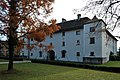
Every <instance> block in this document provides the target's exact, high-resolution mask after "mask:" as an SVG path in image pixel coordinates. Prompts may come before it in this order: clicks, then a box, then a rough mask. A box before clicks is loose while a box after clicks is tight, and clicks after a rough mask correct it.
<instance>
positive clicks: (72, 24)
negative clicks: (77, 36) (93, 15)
mask: <svg viewBox="0 0 120 80" xmlns="http://www.w3.org/2000/svg"><path fill="white" fill-rule="evenodd" d="M89 20H90V19H89V18H88V17H84V18H80V19H75V20H70V21H66V22H61V23H58V24H57V25H59V26H61V29H60V30H59V31H58V32H61V31H69V30H75V29H83V26H84V23H85V22H87V21H89Z"/></svg>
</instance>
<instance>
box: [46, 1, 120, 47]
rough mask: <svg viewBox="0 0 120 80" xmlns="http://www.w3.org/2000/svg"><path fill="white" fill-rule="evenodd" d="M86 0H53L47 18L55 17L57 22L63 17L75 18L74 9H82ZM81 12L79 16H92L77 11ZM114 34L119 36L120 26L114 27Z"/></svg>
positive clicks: (119, 45) (119, 44)
mask: <svg viewBox="0 0 120 80" xmlns="http://www.w3.org/2000/svg"><path fill="white" fill-rule="evenodd" d="M87 1H88V0H55V3H54V4H53V8H54V9H53V13H52V14H51V16H50V17H49V18H48V19H52V18H54V19H57V22H58V23H59V22H61V21H62V18H65V19H66V20H67V21H68V20H72V19H76V18H77V14H74V12H73V10H74V9H82V8H83V7H84V6H85V5H86V2H87ZM78 14H81V17H89V18H90V19H91V18H93V16H94V14H83V13H82V12H78ZM112 34H113V35H114V36H120V28H119V29H115V30H114V32H112ZM118 47H120V41H118Z"/></svg>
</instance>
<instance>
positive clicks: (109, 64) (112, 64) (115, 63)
mask: <svg viewBox="0 0 120 80" xmlns="http://www.w3.org/2000/svg"><path fill="white" fill-rule="evenodd" d="M97 66H106V67H120V61H109V62H107V63H104V64H101V65H97Z"/></svg>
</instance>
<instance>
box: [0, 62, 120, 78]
mask: <svg viewBox="0 0 120 80" xmlns="http://www.w3.org/2000/svg"><path fill="white" fill-rule="evenodd" d="M14 67H15V69H16V70H15V72H14V73H12V74H9V73H4V74H3V72H2V71H3V70H6V69H7V65H5V64H4V65H0V80H120V74H119V73H110V72H102V71H94V70H87V69H80V68H73V67H65V66H55V65H48V64H37V63H24V64H23V63H22V64H14Z"/></svg>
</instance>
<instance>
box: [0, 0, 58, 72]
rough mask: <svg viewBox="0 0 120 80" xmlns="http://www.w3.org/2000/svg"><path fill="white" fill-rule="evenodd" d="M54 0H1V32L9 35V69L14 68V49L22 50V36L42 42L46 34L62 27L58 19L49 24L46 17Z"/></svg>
mask: <svg viewBox="0 0 120 80" xmlns="http://www.w3.org/2000/svg"><path fill="white" fill-rule="evenodd" d="M53 2H54V0H0V34H4V35H5V36H6V37H7V42H8V46H9V48H8V50H9V64H8V70H12V69H13V56H14V51H16V52H17V50H20V49H21V48H22V47H23V45H21V44H22V43H23V42H24V41H23V40H22V37H24V36H27V38H28V39H31V38H33V39H34V40H36V41H37V42H41V41H43V40H44V39H45V37H46V36H48V35H51V34H53V33H54V32H55V31H58V30H59V29H60V27H59V26H57V25H56V20H51V21H50V24H49V25H48V24H47V23H45V22H44V21H43V20H42V19H39V16H42V17H43V18H46V17H47V16H49V15H50V13H51V12H52V9H53V7H52V3H53Z"/></svg>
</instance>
